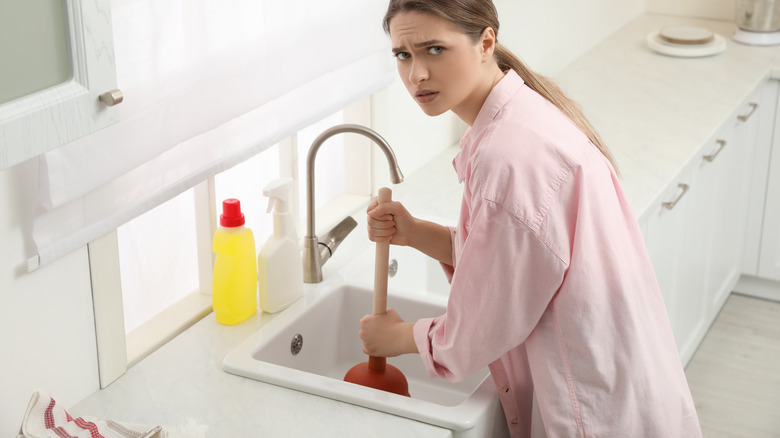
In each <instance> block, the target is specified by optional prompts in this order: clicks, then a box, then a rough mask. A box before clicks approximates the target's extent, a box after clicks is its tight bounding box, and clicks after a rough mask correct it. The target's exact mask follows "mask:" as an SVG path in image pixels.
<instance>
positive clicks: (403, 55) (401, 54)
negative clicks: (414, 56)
mask: <svg viewBox="0 0 780 438" xmlns="http://www.w3.org/2000/svg"><path fill="white" fill-rule="evenodd" d="M395 57H396V59H398V60H399V61H403V60H405V59H407V58H409V54H408V53H406V52H396V53H395Z"/></svg>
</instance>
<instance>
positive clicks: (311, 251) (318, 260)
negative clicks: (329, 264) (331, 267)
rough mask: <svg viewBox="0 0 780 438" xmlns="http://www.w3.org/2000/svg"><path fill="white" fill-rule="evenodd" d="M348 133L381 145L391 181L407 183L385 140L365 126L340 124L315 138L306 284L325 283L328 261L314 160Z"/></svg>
mask: <svg viewBox="0 0 780 438" xmlns="http://www.w3.org/2000/svg"><path fill="white" fill-rule="evenodd" d="M348 132H351V133H355V134H360V135H363V136H364V137H367V138H368V139H369V140H371V141H373V142H374V143H376V144H377V146H379V148H380V149H381V150H382V152H384V154H385V158H387V162H388V164H389V165H390V181H391V182H392V183H393V184H398V183H400V182H401V181H403V180H404V176H403V174H402V173H401V169H400V168H399V167H398V160H397V159H396V158H395V153H394V152H393V149H392V148H391V147H390V145H389V144H388V143H387V141H385V139H384V138H382V137H381V136H380V135H379V134H377V133H376V132H375V131H373V130H371V129H369V128H367V127H365V126H361V125H354V124H343V125H336V126H333V127H331V128H328V129H326V130H325V131H323V132H322V134H320V135H319V136H317V138H315V139H314V142H313V143H312V145H311V148H309V155H308V156H307V158H306V236H305V237H304V255H303V281H304V282H305V283H319V282H321V281H322V265H323V264H324V263H325V261H326V260H327V258H326V259H325V260H323V257H322V256H321V255H320V250H319V248H318V247H319V246H320V245H319V241H318V239H317V235H316V230H315V224H314V160H315V158H316V156H317V151H319V149H320V146H322V144H323V143H325V140H327V139H329V138H330V137H333V136H334V135H336V134H341V133H348ZM350 230H351V229H350Z"/></svg>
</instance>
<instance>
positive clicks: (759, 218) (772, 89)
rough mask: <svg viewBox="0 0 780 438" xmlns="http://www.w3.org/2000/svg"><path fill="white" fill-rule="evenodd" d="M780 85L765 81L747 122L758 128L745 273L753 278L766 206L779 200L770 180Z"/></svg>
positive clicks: (750, 172) (751, 168)
mask: <svg viewBox="0 0 780 438" xmlns="http://www.w3.org/2000/svg"><path fill="white" fill-rule="evenodd" d="M779 88H780V87H779V86H778V81H776V80H769V81H766V83H764V84H763V85H762V87H761V89H760V91H759V93H758V94H757V95H756V96H754V97H752V98H751V99H750V102H755V101H758V103H759V106H758V108H757V112H756V114H755V115H753V116H751V118H750V119H749V122H750V123H748V124H746V127H748V129H755V130H756V132H755V139H753V140H752V141H754V143H753V154H752V158H749V161H748V163H747V166H748V168H749V170H748V184H749V185H748V189H747V190H748V195H747V196H748V206H747V224H746V226H745V250H744V251H745V254H744V260H743V264H742V272H743V273H744V274H747V275H750V276H753V277H757V276H758V275H759V272H758V268H759V259H760V256H761V237H762V231H763V226H764V209H765V206H766V204H770V205H771V204H772V201H771V199H778V198H777V194H776V193H775V194H773V196H774V198H767V181H768V178H769V165H770V162H771V157H772V145H773V134H774V130H775V124H776V121H775V107H776V106H777V95H778V89H779ZM756 116H757V117H756ZM754 119H757V120H754ZM754 124H755V125H757V126H754ZM778 126H780V125H778ZM775 155H776V154H775ZM770 232H771V230H770Z"/></svg>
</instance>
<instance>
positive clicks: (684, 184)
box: [646, 170, 704, 363]
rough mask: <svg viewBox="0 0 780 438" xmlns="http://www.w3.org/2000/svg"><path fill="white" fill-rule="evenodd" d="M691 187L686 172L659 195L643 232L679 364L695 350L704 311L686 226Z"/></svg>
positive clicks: (690, 177) (698, 264) (698, 267)
mask: <svg viewBox="0 0 780 438" xmlns="http://www.w3.org/2000/svg"><path fill="white" fill-rule="evenodd" d="M693 187H694V181H693V172H692V171H691V170H686V171H685V172H683V173H682V174H681V175H680V177H679V178H677V180H676V181H675V183H674V184H672V185H670V186H669V188H668V189H667V190H666V191H665V193H664V194H663V195H662V201H661V202H660V203H659V205H658V206H657V207H656V209H655V211H654V212H653V213H652V214H651V215H650V216H649V217H648V219H647V230H646V233H647V249H648V252H649V254H650V259H651V261H652V263H653V269H654V270H655V274H656V278H657V279H658V284H659V286H660V288H661V293H662V295H663V298H664V304H665V305H666V310H667V313H668V315H669V321H670V322H671V325H672V332H673V333H674V338H675V342H676V343H677V348H678V351H679V352H680V356H681V358H682V360H683V363H687V361H688V360H689V359H690V355H691V354H692V352H693V349H695V345H694V346H693V347H691V345H692V343H693V341H692V334H693V332H694V331H695V329H696V328H697V327H698V325H699V324H700V321H701V320H702V319H703V309H704V306H703V298H702V287H703V275H704V274H703V264H702V263H701V259H700V258H697V257H695V251H694V249H695V248H693V247H692V245H691V235H690V230H689V226H688V222H689V221H688V218H689V213H690V209H691V206H692V204H691V194H692V192H691V190H692V189H693ZM689 350H690V354H689V353H686V352H687V351H689Z"/></svg>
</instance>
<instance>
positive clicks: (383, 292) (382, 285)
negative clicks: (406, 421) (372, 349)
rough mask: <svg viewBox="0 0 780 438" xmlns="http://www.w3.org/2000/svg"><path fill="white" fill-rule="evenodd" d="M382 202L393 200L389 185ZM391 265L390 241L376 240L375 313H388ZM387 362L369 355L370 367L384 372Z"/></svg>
mask: <svg viewBox="0 0 780 438" xmlns="http://www.w3.org/2000/svg"><path fill="white" fill-rule="evenodd" d="M377 198H378V201H379V203H380V204H384V203H385V202H390V201H392V200H393V192H392V191H391V190H390V189H388V188H387V187H382V188H381V189H379V193H378V195H377ZM389 265H390V242H376V255H375V257H374V315H384V314H385V313H387V270H388V266H389ZM386 363H387V360H386V358H384V357H374V356H369V357H368V367H369V368H370V369H371V370H373V371H377V372H382V371H384V369H385V365H386Z"/></svg>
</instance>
